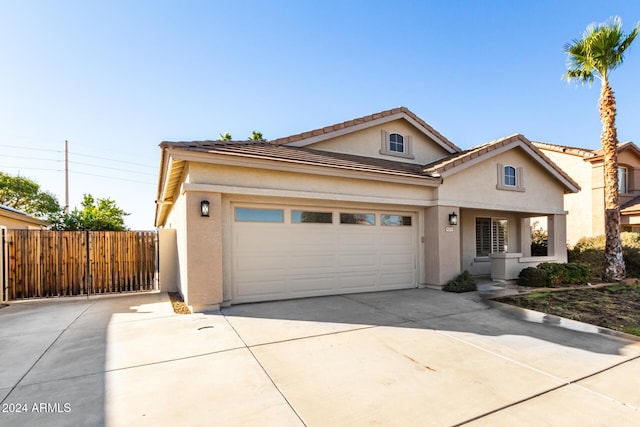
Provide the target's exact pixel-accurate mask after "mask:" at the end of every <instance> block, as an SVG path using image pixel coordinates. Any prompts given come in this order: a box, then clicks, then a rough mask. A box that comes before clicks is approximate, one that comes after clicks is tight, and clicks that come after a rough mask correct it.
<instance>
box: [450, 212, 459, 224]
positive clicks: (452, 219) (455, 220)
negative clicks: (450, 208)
mask: <svg viewBox="0 0 640 427" xmlns="http://www.w3.org/2000/svg"><path fill="white" fill-rule="evenodd" d="M449 224H451V225H458V215H456V213H455V212H451V213H450V214H449Z"/></svg>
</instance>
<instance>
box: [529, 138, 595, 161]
mask: <svg viewBox="0 0 640 427" xmlns="http://www.w3.org/2000/svg"><path fill="white" fill-rule="evenodd" d="M531 143H532V144H533V145H535V146H536V147H538V148H539V149H541V150H549V151H555V152H558V153H567V154H572V155H574V156H580V157H584V158H585V159H587V158H591V157H595V156H597V154H596V152H595V151H594V150H591V149H589V148H580V147H570V146H568V145H558V144H549V143H547V142H538V141H532V142H531Z"/></svg>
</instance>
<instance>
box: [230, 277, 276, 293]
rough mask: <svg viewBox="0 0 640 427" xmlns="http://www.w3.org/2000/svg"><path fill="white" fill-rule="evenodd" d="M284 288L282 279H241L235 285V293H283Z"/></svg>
mask: <svg viewBox="0 0 640 427" xmlns="http://www.w3.org/2000/svg"><path fill="white" fill-rule="evenodd" d="M285 290H286V288H285V283H284V281H283V280H268V279H261V280H259V281H241V282H240V284H239V285H238V286H236V294H237V295H238V296H239V297H250V296H254V295H256V296H276V295H285V294H286V292H285Z"/></svg>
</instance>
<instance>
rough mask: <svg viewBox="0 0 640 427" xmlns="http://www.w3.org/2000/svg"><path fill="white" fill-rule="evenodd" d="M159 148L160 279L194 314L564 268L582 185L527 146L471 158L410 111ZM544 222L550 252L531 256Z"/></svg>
mask: <svg viewBox="0 0 640 427" xmlns="http://www.w3.org/2000/svg"><path fill="white" fill-rule="evenodd" d="M160 147H161V150H162V153H161V166H160V176H159V185H158V195H157V201H156V203H157V206H156V217H155V224H156V226H158V227H161V228H162V229H161V230H160V233H161V234H160V263H161V264H160V272H161V273H160V275H161V278H160V280H161V282H162V283H164V284H163V289H167V288H168V287H167V285H169V284H171V283H173V282H175V283H176V286H177V288H178V289H179V290H180V292H181V293H182V294H183V296H184V298H185V300H186V302H187V304H189V305H191V306H193V307H194V308H196V309H197V310H201V309H207V308H211V307H216V306H218V305H228V304H235V303H243V302H252V301H264V300H277V299H286V298H298V297H308V296H318V295H334V294H345V293H352V292H367V291H380V290H390V289H403V288H415V287H418V286H435V287H441V286H442V285H444V284H445V283H446V282H447V281H448V280H450V279H452V278H453V277H455V276H456V275H458V274H459V273H461V272H462V271H464V270H469V271H470V272H471V273H472V274H473V275H476V276H489V275H491V276H492V277H493V278H495V279H513V278H515V277H517V274H518V272H519V271H520V270H521V269H522V268H524V267H527V266H532V265H536V264H537V263H539V262H541V261H557V262H564V261H566V247H565V240H566V236H565V210H564V205H563V203H564V202H563V200H564V194H565V193H574V192H576V191H578V190H579V186H578V184H577V183H576V182H574V181H573V180H572V179H571V178H570V177H569V176H568V175H567V174H566V173H564V172H563V171H562V170H561V169H560V168H558V167H557V166H556V165H555V164H554V163H553V162H551V161H550V160H549V159H548V158H547V157H546V156H545V155H544V154H542V152H541V151H540V150H538V149H537V148H536V147H535V146H534V145H533V144H532V143H531V142H530V141H529V140H528V139H527V138H525V137H524V136H522V135H513V136H510V137H507V138H504V139H500V140H497V141H493V142H490V143H487V144H484V145H481V146H478V147H475V148H472V149H468V150H461V149H460V148H458V147H457V146H456V145H454V144H453V143H452V142H451V141H449V140H448V139H447V138H445V137H444V136H442V135H441V134H440V133H438V132H437V131H436V130H435V129H433V128H432V127H431V126H429V125H428V124H427V123H425V122H424V121H423V120H422V119H420V118H419V117H417V116H416V115H415V114H413V113H412V112H411V111H409V110H408V109H406V108H404V107H400V108H396V109H392V110H387V111H383V112H380V113H377V114H372V115H369V116H365V117H361V118H359V119H355V120H350V121H347V122H344V123H339V124H336V125H332V126H327V127H324V128H319V129H316V130H312V131H309V132H304V133H301V134H297V135H292V136H289V137H286V138H280V139H276V140H273V141H268V142H256V141H241V142H223V141H194V142H163V143H162V144H160ZM539 216H545V217H547V219H548V222H549V224H550V227H549V228H550V243H549V252H548V256H546V257H536V258H533V257H531V226H530V218H532V217H539Z"/></svg>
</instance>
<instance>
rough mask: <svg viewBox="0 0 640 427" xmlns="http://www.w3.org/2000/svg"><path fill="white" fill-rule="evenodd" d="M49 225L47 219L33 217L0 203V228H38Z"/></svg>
mask: <svg viewBox="0 0 640 427" xmlns="http://www.w3.org/2000/svg"><path fill="white" fill-rule="evenodd" d="M49 225H50V224H49V223H48V222H47V221H43V220H41V219H38V218H34V217H32V216H29V215H27V214H26V213H24V212H21V211H19V210H17V209H13V208H10V207H9V206H5V205H0V228H7V229H16V228H17V229H35V230H40V229H42V228H47V227H48V226H49Z"/></svg>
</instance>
